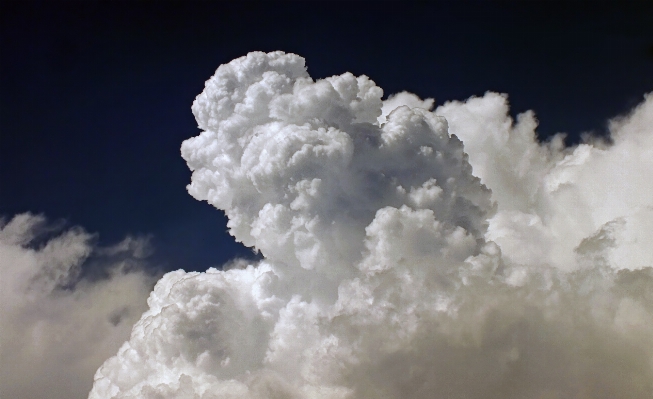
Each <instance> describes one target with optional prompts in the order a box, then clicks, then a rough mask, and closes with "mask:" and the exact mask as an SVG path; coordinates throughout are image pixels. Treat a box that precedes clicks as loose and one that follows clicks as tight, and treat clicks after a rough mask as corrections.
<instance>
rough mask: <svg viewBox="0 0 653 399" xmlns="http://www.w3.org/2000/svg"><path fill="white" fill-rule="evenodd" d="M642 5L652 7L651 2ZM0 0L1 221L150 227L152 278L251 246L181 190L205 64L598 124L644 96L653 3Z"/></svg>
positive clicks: (650, 81)
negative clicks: (504, 99) (251, 60)
mask: <svg viewBox="0 0 653 399" xmlns="http://www.w3.org/2000/svg"><path fill="white" fill-rule="evenodd" d="M647 3H648V4H647ZM647 3H644V2H641V3H637V2H628V3H627V4H626V5H623V4H621V5H619V4H618V3H605V2H601V3H600V4H599V5H595V4H592V3H579V2H574V3H572V4H563V3H555V2H542V3H538V2H521V3H490V2H483V3H473V2H463V3H460V2H458V3H454V2H447V3H435V4H434V3H425V4H412V5H405V4H401V3H390V2H376V3H364V2H338V3H317V2H303V3H270V2H267V3H262V4H259V3H245V4H242V3H218V2H213V3H208V2H206V3H204V2H202V3H199V2H186V3H171V2H164V3H155V2H148V3H132V2H116V3H99V2H82V3H76V2H42V3H30V2H24V1H23V2H7V1H5V2H2V3H1V5H0V7H1V9H0V46H1V47H0V51H1V54H0V63H1V64H0V101H1V104H0V135H1V136H0V215H4V216H5V217H11V216H12V215H13V214H15V213H19V212H25V211H31V212H35V213H44V214H45V215H46V216H48V217H49V218H51V219H62V218H63V219H66V220H67V221H68V222H69V223H70V224H74V225H81V226H83V227H84V228H86V229H87V230H88V231H91V232H98V233H99V234H100V236H99V239H100V242H101V243H105V244H106V243H112V242H116V241H118V240H120V239H121V238H122V237H124V236H125V235H126V234H136V235H139V234H141V235H145V234H149V235H152V237H153V244H154V246H155V250H156V254H155V255H154V260H155V262H156V263H157V264H160V265H162V266H163V267H164V268H165V269H166V270H168V269H177V268H185V269H187V270H204V269H206V267H208V266H212V265H219V264H222V263H224V262H225V261H227V260H228V259H230V258H232V257H234V256H237V255H239V256H243V255H247V256H252V255H251V251H249V250H248V249H246V248H243V247H242V246H239V245H237V244H236V243H234V242H233V239H232V238H231V237H230V236H229V235H228V234H227V233H226V220H225V218H224V216H223V214H222V213H221V212H219V211H217V210H215V209H214V208H212V207H210V206H209V205H207V204H206V203H200V202H198V201H196V200H194V199H193V198H192V197H190V196H189V195H188V194H187V193H186V190H185V186H186V184H188V183H189V181H190V171H189V170H188V169H187V167H186V165H185V163H184V161H183V160H182V159H181V156H180V153H179V147H180V145H181V142H182V141H183V140H184V139H186V138H189V137H191V136H195V135H197V134H198V133H199V131H198V130H197V127H196V124H195V120H194V118H193V115H192V114H191V111H190V106H191V104H192V101H193V99H194V98H195V96H196V95H197V94H199V93H200V92H201V91H202V89H203V85H204V81H205V80H206V79H208V78H209V77H210V76H211V75H212V74H213V73H214V71H215V69H216V68H217V67H218V66H219V65H220V64H222V63H226V62H229V61H230V60H232V59H233V58H236V57H239V56H242V55H245V54H247V53H248V52H249V51H254V50H262V51H272V50H283V51H286V52H294V53H297V54H300V55H301V56H303V57H305V58H306V60H307V65H308V71H309V73H310V74H311V76H313V78H323V77H327V76H331V75H334V74H340V73H343V72H345V71H351V72H353V73H354V74H357V75H358V74H366V75H368V76H370V77H371V78H372V79H373V80H374V81H375V82H376V83H377V84H378V85H379V86H381V87H382V88H383V89H384V91H385V93H386V95H387V94H391V93H394V92H397V91H401V90H408V91H411V92H414V93H417V94H418V95H420V96H422V97H435V98H436V101H437V103H441V102H443V101H445V100H453V99H458V100H462V99H465V98H467V97H469V96H471V95H482V94H483V93H484V92H485V91H487V90H493V91H499V92H505V93H508V94H509V96H510V102H511V104H512V111H513V113H514V114H516V113H518V112H522V111H524V110H527V109H533V110H535V112H536V113H537V116H538V118H539V120H540V122H541V123H540V128H539V134H540V136H541V137H543V138H544V137H547V136H548V135H550V134H552V133H555V132H558V131H565V132H568V133H569V134H570V137H571V140H572V141H573V140H577V137H578V136H579V134H580V133H581V132H583V131H595V132H598V133H601V132H605V121H606V119H607V118H609V117H611V116H615V115H617V114H619V113H622V112H624V111H627V110H628V109H630V108H631V107H632V106H634V105H636V104H637V103H639V102H640V101H641V99H642V95H643V94H644V93H646V92H650V91H653V2H647Z"/></svg>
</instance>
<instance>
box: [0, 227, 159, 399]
mask: <svg viewBox="0 0 653 399" xmlns="http://www.w3.org/2000/svg"><path fill="white" fill-rule="evenodd" d="M61 227H62V226H61V225H59V226H57V225H56V224H50V223H47V221H46V220H45V218H44V217H42V216H35V215H31V214H22V215H17V216H15V217H14V218H13V219H11V220H10V221H9V222H6V221H3V220H0V275H2V280H1V281H0V359H2V360H1V365H0V397H2V398H24V399H41V398H53V399H70V398H81V397H84V396H85V395H87V393H88V390H89V389H90V388H91V386H92V377H93V372H94V371H95V370H96V369H97V368H98V367H99V366H100V365H101V364H102V362H103V361H104V360H105V359H106V358H107V357H108V356H110V355H111V354H113V353H115V351H116V350H117V349H118V348H119V347H120V344H121V343H122V342H123V341H124V340H125V339H127V338H128V337H129V331H130V329H131V327H132V326H133V324H134V323H135V322H136V321H137V320H138V318H139V317H140V315H141V314H142V313H143V311H144V310H145V309H146V308H147V306H146V302H145V300H146V298H147V295H148V293H149V292H150V290H151V288H152V285H153V284H154V279H153V277H152V276H151V275H149V274H148V273H145V272H143V268H142V266H143V265H144V257H145V255H147V245H146V244H147V243H146V242H145V241H144V240H142V239H134V238H127V239H125V240H124V241H122V242H121V243H119V244H117V245H114V246H112V247H108V248H107V247H105V248H102V247H98V246H97V245H95V244H94V242H93V241H94V236H92V235H91V234H88V233H87V232H85V231H83V230H82V229H80V228H72V229H69V230H67V231H63V232H62V231H61ZM90 264H92V269H93V270H95V272H96V273H95V274H94V275H88V273H85V270H84V269H87V270H88V269H89V268H91V267H89V265H90Z"/></svg>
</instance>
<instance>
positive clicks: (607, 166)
mask: <svg viewBox="0 0 653 399" xmlns="http://www.w3.org/2000/svg"><path fill="white" fill-rule="evenodd" d="M382 95H383V92H382V90H381V88H379V87H377V86H376V85H375V84H374V82H372V81H371V80H370V79H369V78H367V77H366V76H360V77H356V76H354V75H352V74H350V73H345V74H343V75H340V76H334V77H330V78H326V79H322V80H316V81H314V80H313V79H311V78H310V76H309V75H308V73H307V72H306V67H305V65H304V59H303V58H301V57H299V56H297V55H294V54H285V53H282V52H273V53H268V54H264V53H251V54H249V55H247V56H246V57H242V58H239V59H236V60H234V61H232V62H230V63H229V64H226V65H222V66H220V67H219V68H218V70H217V71H216V73H215V75H214V76H213V77H212V78H211V79H209V80H208V81H207V83H206V87H205V90H204V91H203V92H202V94H200V95H199V96H198V97H197V99H196V100H195V102H194V104H193V108H192V110H193V113H194V115H195V117H196V119H197V122H198V125H199V127H200V129H201V130H202V133H201V134H200V135H199V136H197V137H193V138H191V139H189V140H187V141H185V142H184V143H183V145H182V148H181V152H182V156H183V158H184V159H185V160H186V161H187V163H188V166H189V167H190V169H191V170H192V171H193V176H192V181H191V184H190V185H189V186H188V191H189V193H190V194H191V195H192V196H194V197H195V198H197V199H198V200H205V201H208V202H209V203H211V204H212V205H214V206H216V207H217V208H219V209H223V210H224V211H225V212H226V214H227V216H228V217H229V225H228V226H229V229H230V232H231V234H232V235H233V236H234V237H235V239H236V240H238V241H240V242H243V243H244V244H246V245H248V246H251V247H253V248H255V249H256V250H258V251H260V252H261V253H262V254H263V255H264V257H265V258H264V260H262V261H261V262H259V263H257V264H253V265H247V266H245V265H242V264H241V265H239V267H232V268H230V269H229V270H225V271H221V270H216V269H210V270H208V271H207V272H206V273H185V272H183V271H177V272H173V273H169V274H167V275H165V276H164V277H163V278H162V279H161V280H160V281H159V282H158V283H157V285H156V287H155V289H154V291H153V293H152V294H151V295H150V297H149V299H148V305H149V310H148V311H147V312H145V313H144V314H143V316H142V317H141V318H140V320H139V321H138V322H137V323H136V324H135V326H134V328H133V330H132V333H131V338H130V339H129V340H128V341H127V342H126V343H125V344H124V345H123V346H122V347H121V348H120V350H119V352H118V353H117V355H115V356H113V357H112V358H110V359H108V360H107V361H106V362H105V363H104V365H103V366H102V367H100V369H99V370H98V371H97V373H96V375H95V383H94V386H93V389H92V391H91V393H90V395H89V398H90V399H100V398H103V399H104V398H203V399H208V398H352V399H353V398H533V399H534V398H593V399H595V398H614V397H619V398H650V397H651V394H652V393H653V269H652V268H651V266H653V265H652V263H653V262H652V259H651V257H652V255H651V252H650V250H649V248H648V242H649V240H650V239H651V238H652V237H651V231H653V230H652V229H651V227H653V200H652V198H653V196H652V195H651V194H653V193H652V192H651V190H653V184H651V182H650V181H649V180H648V179H647V178H646V173H647V171H650V170H653V168H652V166H653V165H651V162H652V161H651V160H652V159H653V158H652V157H651V151H652V150H653V131H651V126H653V96H650V95H649V96H647V97H646V99H645V101H644V102H643V103H642V104H641V105H640V106H639V107H637V108H636V109H635V110H633V112H632V113H631V114H629V115H626V116H624V117H622V118H618V119H615V120H613V121H612V122H611V124H610V129H611V137H612V142H613V143H612V144H606V143H598V142H597V143H591V142H588V143H587V144H581V145H578V146H576V147H573V148H565V147H564V145H563V144H562V143H563V142H562V139H561V136H558V137H556V138H554V139H552V140H551V141H550V142H548V143H539V142H538V141H537V140H536V135H535V129H536V127H537V121H536V119H535V117H534V114H533V113H532V112H527V113H524V114H521V115H519V116H518V117H517V120H516V121H514V120H513V119H512V118H511V117H510V116H509V108H508V102H507V97H506V96H505V95H501V94H496V93H487V94H485V95H484V96H483V97H479V98H471V99H469V100H467V101H465V102H451V103H446V104H444V105H442V106H440V107H438V108H436V109H435V110H433V101H432V100H430V99H427V100H421V99H419V98H418V97H417V96H415V95H413V94H410V93H400V94H398V95H396V96H394V97H390V98H389V99H388V100H386V101H382ZM463 143H464V144H463Z"/></svg>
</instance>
